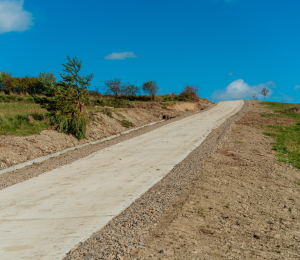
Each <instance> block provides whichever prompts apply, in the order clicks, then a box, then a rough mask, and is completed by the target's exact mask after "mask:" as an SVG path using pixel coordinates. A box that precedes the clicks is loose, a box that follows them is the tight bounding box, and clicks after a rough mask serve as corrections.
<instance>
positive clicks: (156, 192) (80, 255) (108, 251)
mask: <svg viewBox="0 0 300 260" xmlns="http://www.w3.org/2000/svg"><path fill="white" fill-rule="evenodd" d="M248 107H249V103H248V102H247V101H246V102H245V104H244V107H243V108H242V109H241V110H240V111H239V112H238V113H237V114H235V115H234V116H232V117H231V118H229V119H228V120H227V121H226V122H225V123H223V124H222V125H221V126H220V127H219V128H217V129H215V130H213V131H212V133H210V135H209V136H208V137H207V138H206V140H205V141H204V142H203V143H202V144H201V145H200V146H199V147H198V148H196V149H195V150H194V151H193V152H192V153H191V154H190V155H189V156H188V157H187V158H186V159H184V160H183V161H182V162H181V163H179V164H177V165H176V166H175V167H174V168H173V169H172V171H171V172H170V173H169V174H168V175H166V177H165V178H163V179H162V180H161V181H160V182H158V183H157V184H156V185H154V186H153V187H152V188H151V189H150V190H149V191H147V192H146V193H145V194H143V195H142V196H141V197H140V198H139V199H137V200H136V201H135V202H134V203H133V204H131V206H130V207H128V208H127V209H126V210H125V211H123V212H122V213H121V214H120V215H118V216H117V217H115V218H114V219H113V220H111V221H110V222H109V223H108V224H107V225H106V226H105V227H104V228H102V229H101V230H100V231H98V232H96V233H94V234H93V235H92V236H91V237H90V238H89V239H87V240H86V241H84V242H81V243H79V244H78V245H77V247H75V248H74V249H72V250H70V251H69V252H68V253H67V255H66V256H65V258H64V260H71V259H72V260H74V259H85V260H87V259H89V260H96V259H119V260H121V259H126V258H128V257H130V256H131V253H133V252H134V251H135V250H136V249H137V248H141V249H143V248H145V246H146V244H145V238H146V236H147V235H148V234H149V232H150V231H151V229H153V228H154V227H155V226H156V225H157V224H158V223H159V221H160V219H161V216H162V214H163V213H164V212H165V211H166V210H167V209H168V208H169V207H170V206H171V205H172V204H173V202H174V200H175V199H176V197H177V196H178V195H179V194H181V193H182V192H184V191H185V190H186V189H188V187H189V184H190V181H191V180H192V179H193V178H194V176H195V175H196V174H197V173H199V168H200V167H201V165H203V163H204V161H205V159H206V158H207V156H208V155H209V154H211V153H213V152H215V151H217V150H218V149H219V148H220V147H221V146H222V144H223V142H224V141H226V139H227V136H228V133H229V132H230V129H231V127H232V125H233V123H234V122H235V121H236V120H238V119H239V118H240V117H241V116H242V115H244V114H245V113H246V111H247V110H248Z"/></svg>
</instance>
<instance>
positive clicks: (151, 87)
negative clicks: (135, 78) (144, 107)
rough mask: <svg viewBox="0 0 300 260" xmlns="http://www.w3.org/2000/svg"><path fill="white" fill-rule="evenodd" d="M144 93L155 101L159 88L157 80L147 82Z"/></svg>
mask: <svg viewBox="0 0 300 260" xmlns="http://www.w3.org/2000/svg"><path fill="white" fill-rule="evenodd" d="M142 89H143V91H145V92H146V93H147V94H148V95H150V96H151V97H152V99H153V100H154V99H155V96H156V94H157V92H158V86H157V83H156V80H151V81H146V82H145V83H144V84H143V86H142Z"/></svg>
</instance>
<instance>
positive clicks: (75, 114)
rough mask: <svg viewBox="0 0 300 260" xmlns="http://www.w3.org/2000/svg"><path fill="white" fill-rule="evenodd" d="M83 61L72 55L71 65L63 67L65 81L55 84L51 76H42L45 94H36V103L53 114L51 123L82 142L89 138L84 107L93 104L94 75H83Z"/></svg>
mask: <svg viewBox="0 0 300 260" xmlns="http://www.w3.org/2000/svg"><path fill="white" fill-rule="evenodd" d="M81 64H82V62H81V61H78V59H77V58H76V57H75V58H73V59H71V58H70V57H69V56H68V63H67V64H63V66H64V67H65V69H64V72H66V73H67V74H61V77H62V81H61V82H55V81H54V80H53V79H52V78H51V77H41V78H40V83H41V84H42V88H41V89H42V94H44V95H45V96H37V95H36V94H35V93H33V94H32V97H33V99H34V101H35V102H36V103H38V104H40V105H41V107H42V108H46V109H47V111H48V112H49V122H50V123H51V124H54V125H57V127H56V129H57V130H59V131H61V132H63V133H66V134H72V135H74V136H75V137H76V138H77V139H78V140H80V139H83V138H85V132H86V125H87V123H88V115H87V113H86V112H85V111H84V105H85V104H87V103H88V102H89V95H88V90H87V88H88V86H90V81H91V80H92V78H93V74H91V75H88V76H79V71H80V69H81Z"/></svg>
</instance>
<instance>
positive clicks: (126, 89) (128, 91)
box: [122, 83, 140, 97]
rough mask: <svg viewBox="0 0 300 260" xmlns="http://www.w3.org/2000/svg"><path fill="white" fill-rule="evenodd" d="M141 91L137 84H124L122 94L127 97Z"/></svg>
mask: <svg viewBox="0 0 300 260" xmlns="http://www.w3.org/2000/svg"><path fill="white" fill-rule="evenodd" d="M139 92H140V88H139V87H137V86H135V85H131V84H130V83H127V84H124V85H123V86H122V95H124V96H126V97H134V96H136V95H137V94H138V93H139Z"/></svg>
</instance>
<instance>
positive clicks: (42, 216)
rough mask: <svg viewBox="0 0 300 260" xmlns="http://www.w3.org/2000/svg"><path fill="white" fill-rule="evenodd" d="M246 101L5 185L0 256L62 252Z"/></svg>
mask: <svg viewBox="0 0 300 260" xmlns="http://www.w3.org/2000/svg"><path fill="white" fill-rule="evenodd" d="M243 104H244V102H243V101H229V102H221V103H218V104H217V106H215V107H214V108H212V109H210V110H208V111H206V112H203V113H200V114H196V115H193V116H190V117H187V118H185V119H182V120H179V121H176V122H173V123H171V124H168V125H165V126H163V127H160V128H158V129H155V130H153V131H151V132H149V133H146V134H144V135H141V136H138V137H135V138H132V139H130V140H127V141H125V142H122V143H119V144H116V145H114V146H111V147H108V148H106V149H103V150H101V151H99V152H96V153H94V154H91V155H89V156H87V157H84V158H82V159H80V160H78V161H75V162H73V163H71V164H69V165H65V166H63V167H60V168H58V169H55V170H52V171H50V172H47V173H44V174H41V175H39V176H38V177H36V178H33V179H29V180H27V181H25V182H22V183H19V184H16V185H14V186H11V187H8V188H6V189H4V190H1V191H0V259H1V260H6V259H10V260H11V259H14V260H17V259H51V260H52V259H62V258H63V257H64V256H65V253H67V252H68V251H69V250H70V249H71V248H73V247H74V246H75V245H76V244H77V243H78V242H80V241H84V240H85V239H87V238H88V237H89V236H90V235H91V234H92V233H93V232H94V231H96V230H99V229H101V228H102V227H104V226H105V224H106V223H107V222H108V221H109V220H111V219H112V218H113V217H114V216H116V215H118V214H119V213H120V212H122V211H123V210H124V209H125V208H126V207H128V206H129V205H130V204H131V203H132V202H133V201H134V200H135V199H137V198H138V197H140V195H141V194H143V193H144V192H146V191H147V190H148V189H149V188H151V187H152V186H153V185H154V184H155V183H156V182H158V181H159V180H161V179H162V178H163V177H164V176H165V175H166V174H167V173H168V172H169V171H170V170H171V169H172V168H173V167H174V166H175V165H176V164H178V163H179V162H181V161H182V160H183V159H184V158H186V157H187V155H188V154H189V153H190V152H192V151H193V150H194V149H195V148H196V147H197V146H199V145H200V144H201V143H202V142H203V140H204V139H205V138H206V137H207V136H208V134H209V133H210V132H211V131H212V130H213V129H214V128H216V127H218V126H220V125H221V124H222V123H223V122H224V121H225V120H226V119H227V118H228V117H230V116H232V115H234V114H235V113H237V112H238V111H239V110H240V109H241V108H242V107H243Z"/></svg>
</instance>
